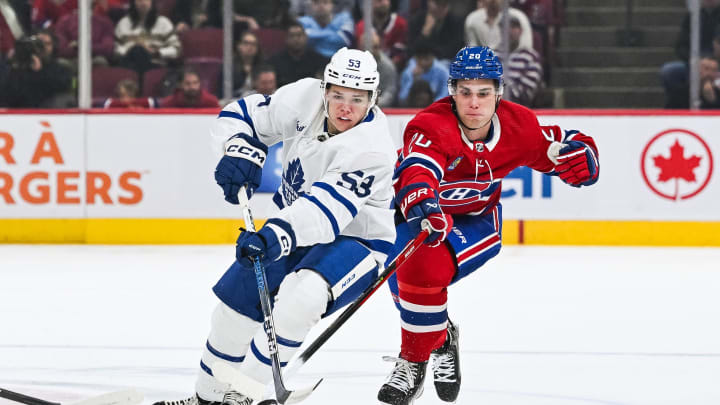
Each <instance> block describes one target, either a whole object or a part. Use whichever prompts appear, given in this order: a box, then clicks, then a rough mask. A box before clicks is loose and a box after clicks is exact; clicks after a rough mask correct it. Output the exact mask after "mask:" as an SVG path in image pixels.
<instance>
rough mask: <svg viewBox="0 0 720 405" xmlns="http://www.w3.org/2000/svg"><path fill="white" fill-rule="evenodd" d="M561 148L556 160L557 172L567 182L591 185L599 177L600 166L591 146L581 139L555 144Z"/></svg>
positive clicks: (577, 185)
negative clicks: (580, 140)
mask: <svg viewBox="0 0 720 405" xmlns="http://www.w3.org/2000/svg"><path fill="white" fill-rule="evenodd" d="M555 148H559V151H558V152H557V156H556V157H555V160H556V161H557V165H556V166H555V172H556V173H557V174H558V177H560V179H562V181H564V182H565V183H567V184H569V185H571V186H573V187H580V186H589V185H591V184H594V183H595V182H596V181H597V179H598V166H597V161H596V160H595V155H594V153H593V152H592V150H590V148H589V147H588V146H587V145H586V144H584V143H582V142H579V141H568V142H566V143H563V144H560V146H557V145H555Z"/></svg>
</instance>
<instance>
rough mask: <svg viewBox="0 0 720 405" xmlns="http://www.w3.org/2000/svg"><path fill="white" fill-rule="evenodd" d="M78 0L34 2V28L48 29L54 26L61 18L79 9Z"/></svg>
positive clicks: (39, 0) (35, 0) (32, 15)
mask: <svg viewBox="0 0 720 405" xmlns="http://www.w3.org/2000/svg"><path fill="white" fill-rule="evenodd" d="M77 5H78V2H77V0H34V1H32V11H31V19H32V26H33V27H34V28H47V27H49V26H51V25H54V24H55V23H56V22H57V21H58V20H59V19H60V17H62V16H64V15H65V14H70V13H71V12H72V11H73V10H76V9H77Z"/></svg>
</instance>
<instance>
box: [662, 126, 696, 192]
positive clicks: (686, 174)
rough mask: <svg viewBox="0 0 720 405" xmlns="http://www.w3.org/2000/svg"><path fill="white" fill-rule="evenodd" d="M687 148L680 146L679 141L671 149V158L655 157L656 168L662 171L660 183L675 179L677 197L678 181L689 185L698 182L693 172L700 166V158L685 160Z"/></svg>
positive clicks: (691, 157) (694, 157)
mask: <svg viewBox="0 0 720 405" xmlns="http://www.w3.org/2000/svg"><path fill="white" fill-rule="evenodd" d="M684 155H685V148H683V146H682V145H680V141H679V140H677V139H676V140H675V143H674V144H673V145H672V146H671V147H670V157H669V158H666V157H664V156H662V155H656V156H653V158H652V159H653V162H654V163H655V167H657V168H659V169H660V174H658V181H661V182H666V181H669V180H672V179H675V196H676V197H677V195H678V181H679V180H680V179H682V180H685V181H687V182H689V183H694V182H695V181H696V178H695V173H694V172H693V170H695V168H697V167H698V166H700V159H701V157H700V156H697V155H693V156H690V157H688V158H687V159H686V158H685V156H684Z"/></svg>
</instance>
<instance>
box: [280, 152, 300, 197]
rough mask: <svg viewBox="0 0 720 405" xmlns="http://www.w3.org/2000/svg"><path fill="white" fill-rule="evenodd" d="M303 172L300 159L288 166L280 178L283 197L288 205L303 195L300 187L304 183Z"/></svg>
mask: <svg viewBox="0 0 720 405" xmlns="http://www.w3.org/2000/svg"><path fill="white" fill-rule="evenodd" d="M303 177H305V172H303V168H302V164H300V159H295V160H293V161H291V162H290V163H289V164H288V167H287V169H285V173H284V174H283V178H282V187H283V195H284V197H285V201H286V202H287V204H288V205H290V204H292V203H293V202H294V201H295V200H297V199H298V197H300V196H301V195H302V194H303V193H301V192H300V187H302V185H303V183H305V179H304V178H303Z"/></svg>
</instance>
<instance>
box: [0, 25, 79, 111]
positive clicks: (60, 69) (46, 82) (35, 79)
mask: <svg viewBox="0 0 720 405" xmlns="http://www.w3.org/2000/svg"><path fill="white" fill-rule="evenodd" d="M71 86H72V74H71V72H70V70H69V69H68V68H66V67H65V66H62V65H61V64H59V63H58V62H57V60H56V58H55V57H54V56H53V42H52V38H51V36H50V34H49V33H48V32H40V33H38V34H37V35H34V36H30V37H25V38H22V39H20V40H18V41H17V42H16V43H15V51H14V54H13V56H12V59H11V60H10V69H9V71H8V73H7V77H6V82H5V88H4V89H2V90H1V91H0V93H3V95H4V97H5V104H6V105H7V106H8V107H16V108H38V107H45V108H64V107H71V106H73V105H74V104H75V103H74V97H73V94H72V93H71Z"/></svg>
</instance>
